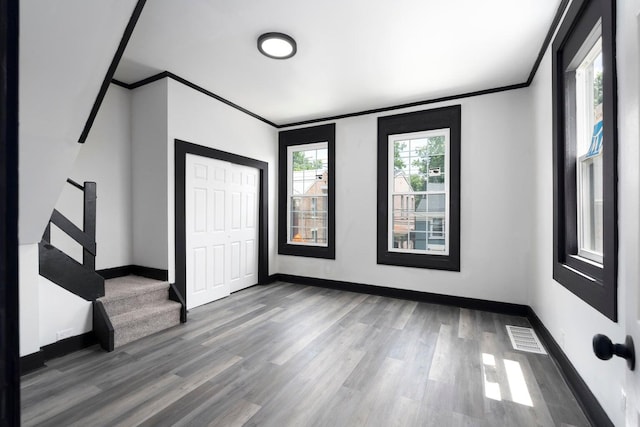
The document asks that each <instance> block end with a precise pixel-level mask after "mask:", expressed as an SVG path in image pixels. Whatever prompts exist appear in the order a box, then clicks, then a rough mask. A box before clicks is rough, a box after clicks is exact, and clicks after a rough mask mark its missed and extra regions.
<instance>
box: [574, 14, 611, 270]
mask: <svg viewBox="0 0 640 427" xmlns="http://www.w3.org/2000/svg"><path fill="white" fill-rule="evenodd" d="M565 75H566V78H565V82H566V84H567V87H568V88H569V91H570V93H571V92H573V93H575V96H574V102H575V106H571V105H570V111H569V113H570V114H571V113H574V114H572V115H575V127H574V128H573V129H571V128H569V129H568V133H567V141H574V142H573V143H574V144H575V150H576V172H577V173H576V178H577V183H576V184H577V185H576V186H577V191H576V202H577V217H578V218H577V219H578V221H577V224H578V230H577V233H576V234H577V240H578V255H580V256H582V257H585V258H588V259H590V260H592V261H596V262H599V263H602V255H603V206H602V200H603V190H602V188H603V173H602V148H603V143H604V141H603V134H602V131H603V121H602V77H603V67H602V37H601V36H600V23H598V24H597V25H596V26H595V27H594V29H593V30H592V31H591V34H590V35H589V36H588V37H587V38H586V40H585V42H584V43H583V45H582V46H581V47H580V49H578V52H577V53H576V55H575V56H574V57H573V58H572V60H571V62H570V64H569V67H568V68H567V70H566V71H565Z"/></svg>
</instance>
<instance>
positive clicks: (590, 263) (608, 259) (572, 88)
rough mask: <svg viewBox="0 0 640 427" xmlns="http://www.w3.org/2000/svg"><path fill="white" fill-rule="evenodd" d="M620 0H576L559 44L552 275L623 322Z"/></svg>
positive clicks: (555, 59) (555, 66)
mask: <svg viewBox="0 0 640 427" xmlns="http://www.w3.org/2000/svg"><path fill="white" fill-rule="evenodd" d="M616 105H617V96H616V68H615V1H611V0H574V1H573V2H572V3H571V7H570V8H569V10H568V11H567V14H566V16H565V19H564V21H563V23H562V25H561V26H560V29H559V30H558V34H557V36H556V38H555V40H554V43H553V191H554V195H553V241H554V248H553V249H554V253H553V278H554V279H555V280H556V281H558V282H559V283H561V284H562V285H563V286H565V287H566V288H567V289H569V290H570V291H571V292H573V293H574V294H575V295H577V296H578V297H580V298H581V299H583V300H584V301H585V302H587V303H588V304H590V305H591V306H592V307H594V308H595V309H597V310H598V311H599V312H601V313H602V314H604V315H605V316H607V317H608V318H610V319H612V320H614V321H616V320H617V294H616V293H617V290H616V289H617V284H616V277H617V276H616V275H617V225H616V223H617V188H616V184H617V175H618V173H617V163H616V156H617V132H616V123H617V118H616V117H617V112H616Z"/></svg>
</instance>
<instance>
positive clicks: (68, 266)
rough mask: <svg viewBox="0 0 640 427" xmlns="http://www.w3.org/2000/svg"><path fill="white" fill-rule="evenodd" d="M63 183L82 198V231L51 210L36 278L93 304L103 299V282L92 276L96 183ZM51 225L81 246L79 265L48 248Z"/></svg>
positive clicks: (98, 276) (94, 264)
mask: <svg viewBox="0 0 640 427" xmlns="http://www.w3.org/2000/svg"><path fill="white" fill-rule="evenodd" d="M67 182H68V183H69V184H71V185H72V186H73V187H75V188H77V189H79V190H81V191H82V192H83V194H84V220H83V225H82V229H80V228H78V226H76V225H75V224H74V223H73V222H71V221H70V220H69V219H67V217H65V216H64V215H63V214H61V213H60V212H59V211H57V210H56V209H54V210H53V213H52V215H51V219H50V220H49V223H48V224H47V228H46V229H45V232H44V235H43V236H42V241H41V242H40V245H39V246H40V274H41V275H42V276H44V277H46V278H47V279H49V280H50V281H52V282H53V283H55V284H57V285H59V286H61V287H63V288H65V289H67V290H68V291H70V292H73V293H74V294H76V295H78V296H80V297H82V298H84V299H86V300H87V301H95V300H96V299H97V298H99V297H101V296H104V279H103V278H102V277H101V276H100V275H99V274H97V273H96V183H95V182H85V183H84V185H80V184H78V183H77V182H75V181H73V180H71V179H68V180H67ZM51 224H53V225H55V226H56V227H58V228H59V229H60V230H62V231H63V232H64V233H66V234H67V235H68V236H69V237H71V238H72V239H73V240H75V241H76V242H78V243H79V244H80V245H81V246H82V248H83V256H82V264H80V263H79V262H77V261H76V260H74V259H73V258H71V257H70V256H68V255H67V254H65V253H64V252H62V251H61V250H59V249H58V248H56V247H55V246H53V245H52V244H51Z"/></svg>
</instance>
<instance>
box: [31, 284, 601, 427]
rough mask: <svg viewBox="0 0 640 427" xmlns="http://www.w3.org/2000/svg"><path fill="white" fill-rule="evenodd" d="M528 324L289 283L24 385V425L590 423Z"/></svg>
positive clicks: (214, 306) (240, 295) (96, 352)
mask: <svg viewBox="0 0 640 427" xmlns="http://www.w3.org/2000/svg"><path fill="white" fill-rule="evenodd" d="M507 324H512V325H518V326H529V325H528V322H527V320H526V319H524V318H520V317H513V316H504V315H499V314H493V313H487V312H482V311H474V310H467V309H460V308H455V307H449V306H440V305H433V304H426V303H417V302H413V301H405V300H399V299H393V298H385V297H380V296H372V295H364V294H357V293H351V292H345V291H336V290H330V289H323V288H316V287H307V286H301V285H295V284H288V283H280V282H279V283H276V284H273V285H269V286H256V287H252V288H249V289H246V290H244V291H240V292H237V293H235V294H232V295H231V296H230V297H228V298H225V299H223V300H219V301H216V302H214V303H211V304H208V305H206V306H202V307H198V308H196V309H193V310H191V311H190V313H189V321H188V322H187V323H186V324H182V325H180V326H177V327H174V328H171V329H168V330H166V331H163V332H160V333H158V334H155V335H153V336H150V337H147V338H144V339H142V340H140V341H137V342H134V343H130V344H127V345H125V346H123V347H121V348H119V349H117V350H116V351H114V352H112V353H105V352H103V351H102V350H100V349H99V348H97V347H92V348H89V349H85V350H82V351H79V352H76V353H73V354H70V355H68V356H65V357H62V358H59V359H56V360H52V361H50V362H48V363H47V365H48V366H47V367H46V368H44V369H41V370H39V371H37V372H34V373H31V374H29V375H26V376H24V377H23V378H22V422H23V425H26V426H31V425H42V426H136V425H141V426H172V425H176V426H207V425H209V426H385V427H386V426H571V425H573V426H587V425H589V423H588V421H587V420H586V418H585V416H584V414H583V413H582V411H581V410H580V408H579V406H578V404H577V402H576V401H575V399H574V397H573V395H572V394H571V392H570V391H569V389H568V387H567V385H566V384H565V383H564V381H563V380H562V378H561V376H560V374H559V372H558V371H557V369H556V367H555V365H554V363H553V361H552V360H551V358H550V357H549V356H546V355H539V354H530V353H523V352H518V351H515V350H513V349H512V348H511V345H510V342H509V338H508V335H507V332H506V329H505V325H507Z"/></svg>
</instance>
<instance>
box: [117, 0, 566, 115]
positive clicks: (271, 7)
mask: <svg viewBox="0 0 640 427" xmlns="http://www.w3.org/2000/svg"><path fill="white" fill-rule="evenodd" d="M559 3H560V0H483V1H477V0H450V1H441V0H395V1H393V2H388V1H383V0H325V1H322V2H309V1H295V0H263V1H255V0H237V1H222V0H190V1H189V2H180V1H175V0H154V1H153V2H147V3H146V5H145V7H144V10H143V12H142V15H141V17H140V20H139V22H138V25H137V26H136V28H135V30H134V32H133V35H132V37H131V40H130V42H129V45H128V46H127V49H126V50H125V53H124V56H123V59H122V61H121V63H120V66H119V67H118V70H117V72H116V75H115V78H116V79H117V80H120V81H123V82H125V83H133V82H136V81H139V80H142V79H144V78H146V77H149V76H151V75H154V74H157V73H158V72H161V71H169V72H172V73H174V74H176V75H178V76H180V77H182V78H185V79H187V80H189V81H190V82H192V83H194V84H196V85H198V86H201V87H203V88H205V89H206V90H208V91H211V92H213V93H215V94H217V95H219V96H221V97H223V98H226V99H227V100H229V101H231V102H233V103H235V104H237V105H240V106H242V107H244V108H246V109H247V110H249V111H252V112H253V113H255V114H258V115H260V116H262V117H264V118H265V119H267V120H270V121H272V122H275V123H277V124H284V123H291V122H296V121H301V120H309V119H317V118H322V117H327V116H333V115H339V114H348V113H353V112H358V111H362V110H368V109H374V108H383V107H387V106H393V105H398V104H404V103H409V102H417V101H422V100H427V99H433V98H438V97H443V96H451V95H457V94H462V93H467V92H473V91H480V90H485V89H491V88H497V87H502V86H508V85H512V84H518V83H523V82H525V81H526V80H527V78H528V76H529V73H530V72H531V69H532V67H533V64H534V62H535V61H536V58H537V56H538V53H539V51H540V48H541V46H542V44H543V41H544V38H545V36H546V34H547V31H548V30H549V27H550V25H551V23H552V21H553V17H554V15H555V13H556V10H557V8H558V6H559ZM269 31H278V32H284V33H287V34H289V35H291V36H292V37H294V39H295V40H296V42H297V44H298V52H297V54H296V56H294V57H293V58H291V59H288V60H273V59H269V58H267V57H264V56H262V55H261V54H260V53H259V52H258V50H257V48H256V41H257V38H258V36H259V35H260V34H262V33H264V32H269Z"/></svg>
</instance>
